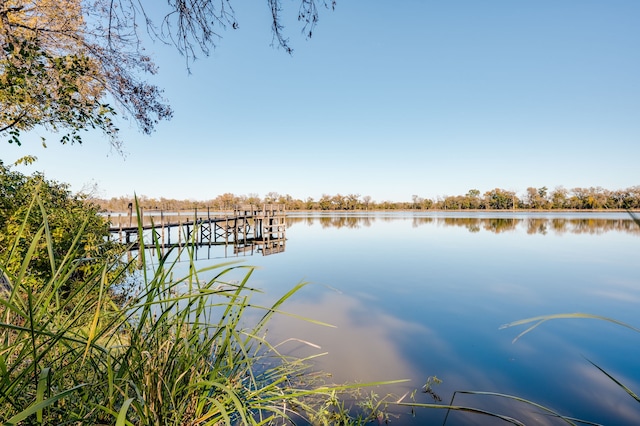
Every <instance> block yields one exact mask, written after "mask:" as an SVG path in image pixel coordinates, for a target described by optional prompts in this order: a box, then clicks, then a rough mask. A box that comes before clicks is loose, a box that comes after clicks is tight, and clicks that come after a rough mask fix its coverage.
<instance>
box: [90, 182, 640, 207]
mask: <svg viewBox="0 0 640 426" xmlns="http://www.w3.org/2000/svg"><path fill="white" fill-rule="evenodd" d="M134 198H135V199H136V200H137V202H138V205H139V207H140V208H142V209H144V210H164V211H178V210H193V209H210V210H215V211H230V210H233V209H234V207H235V206H237V205H242V204H253V205H262V204H280V205H283V206H284V207H285V209H286V210H288V211H301V212H303V211H387V210H399V211H403V210H411V211H413V210H430V211H452V210H453V211H456V210H466V211H501V210H518V211H557V212H560V211H571V212H575V211H576V210H578V211H598V212H602V211H621V212H624V211H629V210H640V185H637V186H633V187H630V188H626V189H621V190H608V189H604V188H601V187H595V188H594V187H590V188H572V189H565V188H564V187H561V186H560V187H556V188H555V189H553V190H549V189H548V188H546V187H541V188H533V187H530V188H527V190H526V192H525V193H524V194H520V195H518V194H516V193H515V192H514V191H508V190H504V189H500V188H495V189H492V190H490V191H486V192H485V193H484V194H481V192H480V191H479V190H477V189H471V190H469V191H468V192H467V193H466V194H465V195H454V196H442V197H438V198H437V199H430V198H423V197H420V196H418V195H413V196H412V199H411V201H375V200H373V199H372V198H371V197H370V196H367V195H364V196H361V195H360V194H348V195H342V194H335V195H328V194H323V195H322V196H321V197H320V198H319V199H317V200H316V199H314V198H312V197H308V198H306V199H304V200H301V199H296V198H293V197H292V196H291V195H281V194H278V193H276V192H270V193H268V194H266V195H265V196H264V197H260V196H258V195H257V194H249V195H235V194H231V193H225V194H222V195H218V196H217V197H215V198H212V199H209V200H176V199H168V198H164V197H161V198H151V197H146V196H144V195H141V196H137V197H130V196H121V197H112V198H109V199H102V198H98V197H90V200H91V202H93V203H95V204H96V205H97V206H99V208H100V209H101V210H102V211H103V212H125V211H127V210H128V209H129V208H130V207H131V206H132V205H133V203H134Z"/></svg>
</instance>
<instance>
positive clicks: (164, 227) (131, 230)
mask: <svg viewBox="0 0 640 426" xmlns="http://www.w3.org/2000/svg"><path fill="white" fill-rule="evenodd" d="M139 211H140V217H139V218H138V217H137V216H134V215H133V214H132V213H133V212H132V211H130V212H129V214H128V215H126V216H125V217H124V220H123V217H122V214H120V215H118V216H117V217H111V216H109V217H108V220H109V223H110V224H111V226H110V227H109V232H110V233H111V235H112V238H113V239H116V240H118V241H120V242H122V243H126V244H129V245H130V246H131V248H132V249H137V248H138V247H139V241H138V240H139V238H140V235H139V234H140V228H142V238H143V239H144V242H145V245H147V246H149V245H151V244H152V243H153V242H154V241H156V242H157V244H158V245H159V246H160V247H162V248H166V247H174V246H183V245H189V244H192V245H198V246H202V245H222V244H225V245H227V244H233V245H234V246H235V248H234V250H235V249H237V250H238V252H239V251H240V250H243V251H248V250H252V251H253V250H254V249H257V250H258V251H260V252H262V254H263V255H267V254H273V253H280V252H282V251H284V246H285V244H284V242H285V240H286V232H285V231H286V220H285V219H286V213H285V209H284V206H282V205H278V204H275V205H263V206H261V207H259V206H255V205H242V206H237V207H236V208H235V209H234V211H233V212H232V213H230V212H227V213H225V214H224V216H222V215H220V216H217V217H216V216H212V215H211V212H210V210H209V209H207V211H206V216H205V215H199V214H198V210H197V209H194V210H193V212H191V211H190V212H188V213H187V214H186V215H185V214H184V212H163V211H152V212H144V211H142V210H139ZM200 213H203V212H202V211H200ZM137 223H140V226H138V225H134V224H137ZM172 230H173V231H174V235H173V242H172V235H171V234H172ZM176 232H177V235H176ZM176 240H177V241H176Z"/></svg>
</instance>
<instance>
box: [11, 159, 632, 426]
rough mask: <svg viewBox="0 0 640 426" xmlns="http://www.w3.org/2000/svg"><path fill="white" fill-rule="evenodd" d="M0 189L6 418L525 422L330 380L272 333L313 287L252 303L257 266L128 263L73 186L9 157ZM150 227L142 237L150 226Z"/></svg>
mask: <svg viewBox="0 0 640 426" xmlns="http://www.w3.org/2000/svg"><path fill="white" fill-rule="evenodd" d="M638 189H640V188H638ZM639 192H640V191H639ZM0 194H2V197H0V341H1V342H2V343H1V344H0V367H1V368H0V413H2V414H0V423H3V424H72V423H83V424H105V425H106V424H115V425H116V426H124V425H155V424H166V425H173V424H175V425H177V424H193V425H196V424H197V425H219V424H228V425H231V424H256V425H257V424H272V423H278V424H296V423H302V424H311V425H316V424H318V425H328V424H342V425H345V426H346V425H365V424H367V423H370V422H373V423H376V422H377V423H379V424H380V423H387V422H388V421H389V416H390V415H391V414H390V413H389V412H387V408H388V407H389V406H391V405H395V406H398V407H400V406H403V407H404V406H406V407H407V409H408V408H411V409H412V410H413V409H417V408H426V409H438V410H447V411H450V410H460V411H464V412H471V413H476V414H478V415H482V416H490V417H494V418H499V419H502V420H505V421H506V422H508V423H512V424H521V423H520V422H518V421H517V420H514V419H511V418H508V417H505V416H503V415H501V414H499V413H493V412H488V411H485V410H483V409H481V408H473V407H466V406H457V405H453V402H454V401H453V399H452V400H451V402H450V403H449V405H447V404H446V403H437V402H439V401H440V398H439V397H437V394H435V392H434V390H433V389H432V385H435V384H438V383H439V379H437V378H435V377H430V378H427V380H426V383H425V385H424V386H423V389H422V391H421V392H419V391H418V390H416V391H414V392H413V393H411V394H410V395H407V394H405V395H403V396H401V397H400V398H399V399H398V397H397V396H393V395H383V396H378V395H377V394H375V393H374V392H370V390H371V388H370V386H374V385H375V386H377V385H385V384H391V383H396V382H400V381H405V379H406V378H390V379H391V380H390V381H388V382H379V383H358V384H333V383H328V381H329V380H330V379H329V377H330V376H329V375H330V373H331V372H318V371H315V370H314V369H313V360H314V358H315V357H316V356H320V355H322V354H316V355H313V356H311V357H309V358H303V359H299V358H295V357H291V356H289V355H287V354H286V353H284V352H282V351H281V348H279V346H280V344H282V343H284V342H280V343H278V342H271V341H270V340H269V339H268V337H267V335H266V329H267V325H268V323H269V320H270V318H272V317H273V316H274V315H289V314H287V313H286V310H285V307H284V306H283V305H284V304H285V302H286V301H287V300H288V299H290V298H291V297H293V296H294V295H295V294H296V293H297V292H298V291H300V290H301V289H302V288H304V287H305V286H306V285H307V283H305V282H300V283H298V284H292V287H291V289H290V290H289V291H287V292H286V293H285V294H284V295H282V296H281V297H280V298H279V299H278V300H277V301H276V302H275V303H274V304H273V305H271V306H257V305H254V304H252V303H251V295H252V294H253V293H255V292H256V291H257V290H256V289H253V288H252V287H251V279H250V277H251V274H252V272H253V268H252V267H251V266H246V265H243V264H237V263H235V262H224V263H221V264H217V265H208V266H205V267H200V268H198V267H197V266H196V264H195V262H194V259H195V258H194V252H193V251H191V250H192V249H191V248H190V247H189V246H185V247H183V248H180V249H179V250H184V252H185V255H186V256H187V257H188V258H189V260H190V267H189V268H188V272H186V273H185V274H184V275H183V274H181V273H179V272H178V270H177V268H176V267H175V265H176V263H175V261H171V260H169V259H170V257H169V255H168V253H167V254H163V253H162V252H161V250H160V246H159V245H158V240H157V236H156V237H155V240H154V242H153V243H152V244H151V245H149V246H147V248H148V249H149V250H151V251H152V252H154V253H155V254H156V255H155V256H150V257H152V258H153V259H151V258H149V257H146V254H145V253H146V251H145V250H144V246H143V247H142V249H141V250H139V253H140V254H139V256H141V257H140V262H138V259H131V260H129V261H126V262H125V261H124V256H123V254H124V250H126V246H125V245H122V244H117V243H115V242H113V241H111V240H110V239H109V230H108V223H107V221H106V218H105V217H104V215H103V214H101V213H100V212H99V208H98V206H99V204H98V203H96V202H95V200H93V199H91V198H90V197H87V196H86V195H82V194H73V193H71V192H70V191H69V189H68V186H67V185H65V184H60V183H57V182H51V181H47V180H45V178H44V176H43V175H42V174H36V175H34V176H24V175H22V174H20V173H17V172H13V171H11V170H10V169H8V168H6V167H4V166H3V165H2V163H1V162H0ZM474 194H475V193H474ZM474 194H471V195H474ZM634 194H635V195H633V197H636V196H637V195H638V194H636V193H634ZM572 196H577V195H572ZM476 197H477V198H479V195H477V194H476ZM487 197H489V198H490V197H492V195H489V196H486V195H485V198H487ZM630 197H631V195H630ZM359 198H360V197H355V199H356V200H358V199H359ZM514 199H515V198H514ZM634 199H635V198H634ZM637 199H640V197H638V198H637ZM362 200H363V201H364V198H363V199H362ZM625 200H629V198H625ZM121 201H123V202H124V201H127V200H121ZM140 201H141V202H138V200H135V199H134V200H133V201H129V202H131V203H132V208H134V209H135V211H136V216H137V217H142V214H141V211H140V208H141V207H143V206H144V205H145V204H144V203H145V202H146V203H150V202H151V201H152V200H149V199H146V200H145V199H144V198H143V199H141V200H140ZM230 201H234V202H235V201H237V200H230ZM260 201H268V200H260ZM273 201H274V202H277V201H279V200H273ZM285 201H287V200H285ZM129 202H128V203H129ZM245 202H246V200H245ZM128 203H127V204H126V205H125V208H127V209H128V208H129V205H128ZM147 205H148V204H147ZM516 205H517V204H516ZM356 206H357V205H356ZM356 206H354V209H355V207H356ZM371 206H372V205H371V204H370V205H369V206H368V207H371ZM163 207H164V208H171V207H174V208H175V207H177V206H169V205H165V206H163ZM190 207H191V208H193V205H191V206H190ZM637 207H638V206H636V205H629V206H627V205H625V206H623V208H625V209H626V208H629V209H631V208H637ZM103 208H104V207H103ZM120 208H122V207H121V206H120ZM147 208H148V207H147ZM293 210H295V209H293ZM129 211H131V210H129ZM631 216H632V218H633V219H634V222H635V224H638V225H640V221H639V220H638V219H637V217H636V216H635V215H633V214H631ZM137 225H138V232H139V233H142V223H141V222H138V223H137ZM143 244H144V242H143ZM136 265H138V268H136ZM211 274H213V277H212V278H208V279H204V277H205V276H211ZM248 312H257V313H258V315H257V321H256V322H253V323H250V324H246V323H245V319H247V316H248ZM561 317H563V316H554V317H553V318H554V319H555V318H561ZM249 318H255V316H252V315H249ZM298 318H299V317H298ZM299 319H300V320H303V321H312V322H315V323H318V322H317V321H315V320H314V319H312V318H299ZM538 319H539V318H534V319H532V320H538ZM543 319H546V318H543ZM525 321H530V320H525ZM520 323H521V322H520ZM520 323H512V324H510V325H509V326H512V325H517V324H520ZM323 325H326V326H330V325H329V324H323ZM533 328H534V327H529V328H528V329H527V330H526V331H525V332H528V331H530V330H531V329H533ZM523 334H524V333H523ZM289 340H291V339H289ZM285 342H286V341H285ZM300 343H303V344H311V345H312V346H313V342H306V341H304V342H303V341H300ZM594 365H595V364H594ZM596 367H597V368H598V369H600V370H601V371H603V372H604V370H602V368H600V367H598V366H597V365H596ZM605 374H606V375H607V376H608V377H610V378H611V379H612V380H614V381H615V382H616V383H619V382H618V381H617V380H616V379H614V378H613V376H610V375H609V373H606V372H605ZM395 379H397V380H395ZM620 386H623V385H620ZM367 389H369V391H367ZM625 389H626V387H625ZM367 392H369V393H367ZM476 393H479V394H487V392H476ZM495 395H497V396H500V397H506V398H517V397H512V396H508V395H507V396H505V395H502V394H495ZM632 396H634V397H635V394H632ZM425 398H426V399H427V401H430V400H429V398H432V399H433V400H434V402H436V403H433V402H423V399H425ZM517 400H518V401H520V402H523V403H525V404H528V405H530V406H532V407H536V408H537V409H542V410H543V411H545V412H547V413H548V414H550V415H551V416H554V417H558V418H560V419H561V420H564V421H570V419H569V418H567V417H563V416H562V415H561V414H558V413H556V412H553V411H550V410H549V409H546V408H544V407H541V406H540V405H538V404H536V403H535V402H532V401H527V400H523V399H521V398H517Z"/></svg>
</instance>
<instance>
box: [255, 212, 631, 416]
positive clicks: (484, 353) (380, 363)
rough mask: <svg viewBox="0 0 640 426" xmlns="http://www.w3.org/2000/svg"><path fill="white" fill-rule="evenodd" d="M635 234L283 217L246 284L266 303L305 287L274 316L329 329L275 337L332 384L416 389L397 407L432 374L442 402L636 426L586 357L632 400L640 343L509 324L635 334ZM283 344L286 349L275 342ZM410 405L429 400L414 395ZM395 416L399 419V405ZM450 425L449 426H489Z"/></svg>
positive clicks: (292, 329) (426, 219) (485, 219)
mask: <svg viewBox="0 0 640 426" xmlns="http://www.w3.org/2000/svg"><path fill="white" fill-rule="evenodd" d="M639 237H640V231H639V229H638V227H637V225H635V224H634V223H633V221H632V220H630V217H629V216H628V215H626V214H624V213H619V214H561V213H560V214H558V213H556V214H537V215H536V214H533V215H530V214H523V213H519V214H515V213H499V214H480V213H478V214H474V213H472V214H468V213H467V214H466V215H465V214H455V213H453V214H441V213H440V214H433V213H431V214H409V213H391V214H389V213H385V214H382V213H378V214H371V215H364V216H363V215H360V216H350V215H324V216H323V215H320V214H316V215H315V216H312V217H303V216H294V215H291V216H290V217H289V219H288V228H287V238H288V240H287V244H286V251H285V252H284V253H279V254H277V255H273V256H264V257H263V256H252V257H250V258H247V259H246V263H247V264H250V265H257V266H261V268H260V269H259V270H257V271H256V272H255V273H254V276H253V277H252V281H251V285H252V286H254V287H259V288H261V289H263V290H265V292H266V294H265V296H263V297H264V299H265V302H266V300H269V299H270V298H272V299H275V298H276V297H278V296H280V295H281V294H283V293H284V292H286V291H287V290H289V289H290V288H291V287H292V286H293V285H295V284H296V283H298V282H300V281H303V280H304V281H310V282H312V283H313V285H311V286H308V287H306V288H305V289H303V290H302V291H301V292H300V293H298V294H297V295H296V296H295V297H294V298H293V299H291V300H290V301H289V302H287V304H286V305H285V307H284V309H285V310H287V311H289V312H294V313H297V314H300V315H302V316H305V317H309V318H313V319H316V320H320V321H325V322H328V323H331V324H333V325H335V326H336V328H328V327H321V326H318V325H314V324H309V323H305V322H302V321H297V320H292V319H291V318H286V317H279V318H276V319H275V320H274V322H273V323H272V324H271V326H270V331H269V336H271V339H272V341H274V342H277V341H282V340H285V339H288V338H290V337H294V338H298V339H302V340H307V341H311V342H313V343H314V344H316V345H319V346H320V347H321V349H320V350H318V349H314V348H311V347H308V346H305V345H303V344H301V343H295V342H288V343H286V345H288V346H287V348H288V349H289V350H290V351H292V352H293V353H296V354H300V355H304V354H307V355H310V354H312V353H318V352H325V351H326V352H328V354H327V355H325V356H323V357H321V358H319V361H318V364H319V365H318V366H319V368H320V369H323V370H326V371H329V372H331V373H332V374H333V379H334V380H335V382H347V381H348V382H353V381H358V382H370V381H378V380H391V379H403V378H407V379H411V382H410V383H408V384H403V385H400V386H395V387H388V388H387V387H385V388H378V389H376V393H378V394H379V395H384V394H386V393H388V392H390V393H394V394H397V395H402V394H403V393H405V392H406V391H410V390H412V389H420V387H421V386H422V385H423V384H424V382H425V380H426V378H427V377H428V376H433V375H435V376H437V377H438V378H440V379H442V380H443V383H442V384H441V385H439V386H437V387H435V391H436V392H437V393H438V394H439V395H440V396H441V397H442V399H443V403H448V402H449V401H450V400H451V397H452V395H453V392H454V391H460V390H477V391H492V392H500V393H507V394H513V395H517V396H519V397H522V398H526V399H530V400H533V401H535V402H537V403H540V404H543V405H545V406H548V407H550V408H553V409H555V410H557V411H558V412H560V413H561V414H563V415H567V416H572V417H576V418H581V419H585V420H590V421H594V422H599V423H603V424H619V425H624V424H629V425H631V424H640V404H638V403H636V402H635V401H634V400H633V399H632V398H631V397H630V396H629V395H627V394H626V393H625V392H624V391H623V390H622V389H620V388H619V387H618V386H617V385H615V383H613V382H612V381H611V380H610V379H608V378H607V377H606V376H605V375H604V374H602V373H601V372H600V371H598V370H597V369H596V368H595V367H593V366H592V365H591V364H589V362H588V361H587V359H589V360H591V361H593V362H594V363H596V364H598V365H599V366H601V367H602V368H604V369H605V370H607V371H608V372H609V373H611V374H613V375H614V376H615V377H617V378H619V379H621V380H622V381H623V382H624V383H625V384H626V385H628V386H629V387H630V388H631V389H632V390H635V391H636V392H639V391H640V368H639V367H640V356H639V355H640V333H636V332H634V331H632V330H629V329H625V328H623V327H620V326H616V325H613V324H611V323H607V322H602V321H596V320H591V319H569V320H558V321H550V322H546V323H545V324H543V325H542V326H540V327H538V328H536V329H535V330H534V331H532V332H531V333H529V334H527V335H525V336H523V337H522V338H520V339H519V340H518V341H516V342H515V343H512V340H513V339H514V338H515V337H516V336H517V335H518V334H519V333H520V332H522V331H524V330H525V328H526V327H522V326H521V327H517V328H508V329H503V330H500V329H499V327H500V326H501V325H503V324H506V323H509V322H512V321H515V320H518V319H524V318H528V317H534V316H538V315H545V314H554V313H572V312H588V313H593V314H597V315H602V316H608V317H613V318H616V319H618V320H620V321H625V322H628V323H630V324H632V325H635V326H640V321H638V314H637V312H638V308H637V306H638V301H639V300H640V278H639V277H640V274H639V272H640V262H638V259H637V253H638V247H639V246H640V238H639ZM283 347H285V346H283ZM416 399H417V400H418V401H420V402H433V401H432V400H430V399H429V398H428V395H426V394H422V393H418V394H417V397H416ZM454 403H455V404H456V405H468V406H473V407H478V408H482V409H487V410H495V411H499V412H501V413H502V414H507V415H512V416H514V417H516V418H518V419H520V420H521V421H524V422H525V423H527V424H529V423H535V424H563V422H560V421H558V420H557V419H554V418H553V417H551V416H548V415H543V414H539V413H538V412H535V410H533V409H532V408H531V407H530V406H526V405H523V404H521V403H517V402H515V401H508V400H504V399H500V398H496V397H489V396H478V395H457V396H456V398H455V400H454ZM399 412H403V413H408V412H409V409H400V410H399ZM445 414H446V413H445V411H444V410H427V411H425V410H418V411H417V413H416V416H415V418H413V417H411V416H410V415H403V416H402V417H400V418H399V419H394V422H393V424H424V423H425V422H429V423H431V424H442V420H443V418H444V415H445ZM496 422H497V420H496V419H491V418H487V417H483V416H478V415H469V414H463V413H452V414H450V415H449V418H448V419H447V423H446V424H448V425H455V424H496Z"/></svg>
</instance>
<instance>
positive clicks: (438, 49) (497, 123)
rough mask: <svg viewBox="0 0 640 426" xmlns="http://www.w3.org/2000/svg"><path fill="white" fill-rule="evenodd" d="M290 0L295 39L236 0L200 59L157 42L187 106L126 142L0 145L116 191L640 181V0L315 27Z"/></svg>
mask: <svg viewBox="0 0 640 426" xmlns="http://www.w3.org/2000/svg"><path fill="white" fill-rule="evenodd" d="M282 3H283V6H284V7H285V8H286V9H285V15H287V16H289V15H291V18H292V19H287V20H286V21H285V24H286V28H285V30H286V32H287V34H288V35H289V37H290V43H291V45H292V47H293V48H294V49H295V51H294V53H293V55H292V56H289V55H287V54H286V53H285V52H284V51H283V50H282V49H277V48H273V47H272V46H271V41H272V37H271V29H270V24H271V22H270V15H269V9H268V8H267V3H266V1H252V2H243V1H234V2H233V5H234V7H235V10H236V13H237V19H238V22H239V29H237V30H232V29H229V30H227V31H223V32H222V33H221V34H222V36H223V39H222V40H220V43H219V45H218V48H217V49H216V50H215V51H214V52H213V53H212V54H211V55H210V56H209V57H202V58H200V59H199V60H198V61H197V62H196V63H195V64H194V65H193V66H192V69H191V71H192V73H191V75H189V74H188V73H187V71H186V68H185V63H184V59H183V58H181V57H180V56H179V54H178V53H177V52H175V51H174V50H172V49H170V48H167V47H165V46H163V45H161V44H159V43H155V44H150V45H147V51H148V53H150V54H151V55H152V56H153V57H154V58H155V60H156V63H157V64H158V65H159V67H160V71H159V74H158V75H157V76H156V77H154V78H153V80H152V81H153V82H155V83H157V84H158V85H160V86H162V87H164V89H165V96H166V97H167V99H168V100H169V101H170V103H171V105H172V107H173V109H174V111H175V116H174V118H173V119H172V120H171V121H168V122H162V123H161V124H160V125H159V126H158V128H157V130H156V132H155V133H153V134H152V135H151V136H146V135H143V134H141V133H140V132H138V130H137V128H136V127H135V125H132V124H127V123H123V124H122V125H121V128H122V139H123V140H124V151H125V156H124V157H123V156H121V155H119V154H118V153H116V152H114V151H113V150H111V149H110V147H109V143H108V141H107V139H106V138H104V137H103V136H102V135H101V134H99V133H89V134H86V135H85V136H84V140H85V142H84V143H83V144H82V145H66V146H62V145H60V144H59V143H57V142H56V141H57V139H55V135H48V134H46V133H44V132H42V131H34V132H31V133H30V134H29V135H27V136H26V137H25V138H24V144H23V146H22V147H20V148H17V147H15V146H13V145H9V144H7V143H6V142H3V143H2V144H1V145H0V158H1V159H2V160H4V162H5V163H6V164H10V163H12V162H13V161H15V159H17V158H19V157H21V156H23V155H27V154H29V155H35V156H37V157H38V161H37V162H36V163H35V164H33V165H31V166H19V167H17V168H16V169H15V170H18V171H21V172H23V173H27V174H30V173H31V172H33V171H35V170H39V171H42V172H44V173H45V176H46V177H47V178H48V179H53V180H57V181H61V182H67V183H70V184H71V187H72V189H73V190H81V189H83V188H84V187H87V186H92V185H97V188H98V193H97V195H98V196H101V197H106V198H108V197H112V196H121V195H132V194H133V193H137V194H138V195H146V196H149V197H166V198H177V199H195V200H207V199H211V198H215V197H216V196H217V195H219V194H223V193H226V192H231V193H234V194H236V195H248V194H258V195H259V196H261V197H263V196H264V195H265V194H266V193H268V192H277V193H280V194H289V195H291V196H293V197H294V198H301V199H306V198H307V197H313V198H314V199H318V198H319V197H320V196H321V195H322V194H325V193H326V194H329V195H335V194H338V193H340V194H342V195H346V194H360V195H362V196H364V195H369V196H371V197H372V199H373V200H376V201H384V200H390V201H410V200H411V197H412V195H414V194H415V195H418V196H420V197H425V198H437V197H439V196H446V195H462V194H465V193H466V192H467V191H468V190H469V189H471V188H476V189H479V190H480V191H481V192H482V193H484V192H485V191H488V190H491V189H493V188H496V187H499V188H503V189H507V190H512V191H516V192H517V193H518V194H522V193H524V192H525V191H526V188H527V187H529V186H534V187H542V186H547V187H548V188H549V189H552V188H555V187H556V186H559V185H562V186H564V187H565V188H567V189H571V188H574V187H591V186H601V187H604V188H607V189H614V190H615V189H623V188H627V187H630V186H635V185H640V167H638V161H639V160H640V1H638V0H606V1H604V0H562V1H559V0H531V1H524V0H522V1H514V0H488V1H477V0H452V1H436V0H396V1H383V0H338V4H337V8H336V10H335V11H333V12H332V11H330V10H321V15H320V22H319V23H318V26H317V28H316V30H315V32H314V35H313V38H312V39H310V40H306V39H305V38H304V37H303V36H302V35H301V31H300V30H301V25H300V24H298V23H297V21H296V20H295V16H296V15H297V4H298V2H297V0H296V1H291V2H290V1H283V2H282ZM249 4H250V5H249ZM40 136H46V137H47V138H48V144H47V145H48V147H47V148H46V149H45V148H42V147H41V145H40V142H39V140H40Z"/></svg>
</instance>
